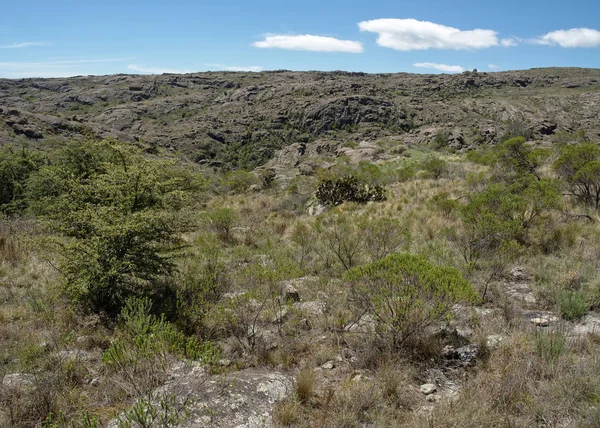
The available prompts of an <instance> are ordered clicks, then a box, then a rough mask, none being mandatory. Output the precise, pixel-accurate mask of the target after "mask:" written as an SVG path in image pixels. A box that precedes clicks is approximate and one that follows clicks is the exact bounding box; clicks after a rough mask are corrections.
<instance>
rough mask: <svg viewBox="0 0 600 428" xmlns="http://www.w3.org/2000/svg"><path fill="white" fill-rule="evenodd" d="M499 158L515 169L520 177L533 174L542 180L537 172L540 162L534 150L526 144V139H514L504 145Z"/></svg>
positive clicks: (501, 147)
mask: <svg viewBox="0 0 600 428" xmlns="http://www.w3.org/2000/svg"><path fill="white" fill-rule="evenodd" d="M498 158H499V160H500V162H501V163H502V164H504V165H506V166H508V167H509V168H511V169H513V170H514V171H515V172H516V173H517V174H518V175H523V174H532V175H533V176H534V177H535V178H537V179H538V180H540V176H539V174H538V172H537V167H538V166H539V160H538V159H537V157H536V156H535V153H534V151H533V149H532V148H531V147H530V146H528V145H527V144H525V138H524V137H514V138H511V139H509V140H507V141H505V142H504V143H502V145H501V146H500V150H499V153H498Z"/></svg>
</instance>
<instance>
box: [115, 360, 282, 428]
mask: <svg viewBox="0 0 600 428" xmlns="http://www.w3.org/2000/svg"><path fill="white" fill-rule="evenodd" d="M293 390H294V388H293V380H292V378H291V377H290V376H288V375H287V374H285V373H283V372H279V371H269V370H267V369H263V368H256V369H255V368H253V369H247V370H242V371H239V372H235V373H230V374H226V375H208V374H206V372H205V371H204V370H203V369H202V367H201V366H200V365H198V364H196V363H189V362H188V363H185V362H180V363H178V364H177V366H176V367H175V368H174V369H173V371H172V375H171V379H170V380H169V381H168V382H167V383H166V384H165V385H164V386H163V387H161V388H158V389H157V390H156V391H155V392H156V395H157V396H161V395H164V394H165V393H167V394H171V395H174V396H175V397H176V400H175V402H176V403H178V404H180V405H183V403H187V405H186V412H185V413H186V414H187V416H186V418H185V420H184V421H183V422H181V423H180V424H179V426H181V427H184V428H192V427H193V428H196V427H203V426H210V427H214V428H234V427H235V428H238V427H244V428H259V427H261V428H262V427H272V426H273V420H272V416H271V415H272V413H273V409H274V407H275V405H276V404H277V403H278V402H279V401H281V400H284V399H285V398H287V397H288V396H289V395H290V394H292V393H293ZM117 426H118V425H117V422H116V421H113V422H111V424H109V427H110V428H112V427H115V428H116V427H117ZM157 427H158V425H157Z"/></svg>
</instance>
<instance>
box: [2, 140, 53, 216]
mask: <svg viewBox="0 0 600 428" xmlns="http://www.w3.org/2000/svg"><path fill="white" fill-rule="evenodd" d="M43 162H44V158H43V157H42V156H41V155H40V154H38V153H36V152H34V151H32V150H29V149H27V147H26V146H22V147H21V148H20V149H19V150H14V149H13V148H10V147H8V148H2V149H1V150H0V212H1V213H5V214H14V213H16V212H20V211H23V210H24V209H25V208H26V206H27V201H26V197H25V196H26V187H27V180H28V178H29V176H30V175H31V174H32V173H34V172H35V171H37V170H38V169H40V168H41V166H42V165H43Z"/></svg>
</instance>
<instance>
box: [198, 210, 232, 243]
mask: <svg viewBox="0 0 600 428" xmlns="http://www.w3.org/2000/svg"><path fill="white" fill-rule="evenodd" d="M206 216H207V218H208V221H209V224H210V228H211V229H212V230H213V231H214V232H215V233H216V234H217V236H218V237H219V239H221V240H222V241H224V242H233V233H232V232H233V227H234V226H235V224H236V223H237V221H238V214H237V212H236V211H235V210H233V209H232V208H229V207H220V208H214V209H212V210H210V211H209V212H208V213H207V214H206Z"/></svg>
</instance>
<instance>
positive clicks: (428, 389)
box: [419, 383, 437, 395]
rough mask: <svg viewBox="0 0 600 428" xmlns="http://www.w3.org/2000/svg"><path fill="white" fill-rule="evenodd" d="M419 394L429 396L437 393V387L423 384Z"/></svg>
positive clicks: (431, 384)
mask: <svg viewBox="0 0 600 428" xmlns="http://www.w3.org/2000/svg"><path fill="white" fill-rule="evenodd" d="M419 390H420V391H421V394H425V395H430V394H433V393H434V392H436V391H437V386H436V385H435V384H433V383H425V384H423V385H421V387H420V388H419Z"/></svg>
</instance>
